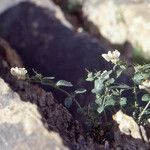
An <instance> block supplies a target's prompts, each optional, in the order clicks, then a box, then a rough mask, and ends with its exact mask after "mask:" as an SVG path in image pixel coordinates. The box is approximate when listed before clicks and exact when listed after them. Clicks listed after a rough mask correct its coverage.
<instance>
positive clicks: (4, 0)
mask: <svg viewBox="0 0 150 150" xmlns="http://www.w3.org/2000/svg"><path fill="white" fill-rule="evenodd" d="M21 2H32V3H34V4H35V5H37V6H40V7H42V8H47V9H49V10H51V12H52V13H53V15H55V17H56V18H58V19H59V20H60V21H61V23H62V24H63V25H65V26H66V27H68V28H70V29H71V28H72V25H71V24H70V23H69V22H68V21H67V20H66V19H65V17H64V15H63V13H62V11H61V10H60V8H59V7H58V6H56V5H54V3H53V2H52V1H51V0H1V1H0V14H1V13H3V12H4V11H5V10H7V9H9V8H11V7H13V6H15V5H17V4H19V3H21Z"/></svg>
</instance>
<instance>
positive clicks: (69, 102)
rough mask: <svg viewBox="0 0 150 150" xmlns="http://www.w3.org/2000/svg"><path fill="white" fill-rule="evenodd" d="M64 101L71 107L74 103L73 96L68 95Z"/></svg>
mask: <svg viewBox="0 0 150 150" xmlns="http://www.w3.org/2000/svg"><path fill="white" fill-rule="evenodd" d="M64 103H65V106H66V107H67V108H70V107H71V105H72V103H73V100H72V97H67V98H66V99H65V101H64Z"/></svg>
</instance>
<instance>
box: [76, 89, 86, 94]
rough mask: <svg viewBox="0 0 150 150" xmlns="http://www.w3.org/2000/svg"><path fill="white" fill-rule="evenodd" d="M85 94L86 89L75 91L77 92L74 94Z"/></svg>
mask: <svg viewBox="0 0 150 150" xmlns="http://www.w3.org/2000/svg"><path fill="white" fill-rule="evenodd" d="M85 92H86V89H77V90H75V93H76V94H82V93H85Z"/></svg>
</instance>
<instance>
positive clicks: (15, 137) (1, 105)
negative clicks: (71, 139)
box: [0, 78, 68, 150]
mask: <svg viewBox="0 0 150 150" xmlns="http://www.w3.org/2000/svg"><path fill="white" fill-rule="evenodd" d="M0 87H2V88H0V149H2V150H43V149H44V150H49V149H52V150H58V149H60V150H67V149H68V148H67V147H65V146H64V145H63V143H62V140H61V138H60V137H59V135H58V134H57V133H54V132H48V131H47V129H46V128H45V127H44V126H43V124H42V122H41V116H40V114H39V113H38V111H37V107H36V105H34V104H31V103H29V102H23V101H21V100H20V97H19V95H18V94H17V93H15V92H13V91H12V90H11V89H10V88H9V87H8V85H7V84H6V83H5V82H4V80H2V79H1V78H0Z"/></svg>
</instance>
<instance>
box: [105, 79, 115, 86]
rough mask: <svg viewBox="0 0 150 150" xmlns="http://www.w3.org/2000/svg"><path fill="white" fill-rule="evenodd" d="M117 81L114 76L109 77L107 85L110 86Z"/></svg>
mask: <svg viewBox="0 0 150 150" xmlns="http://www.w3.org/2000/svg"><path fill="white" fill-rule="evenodd" d="M114 82H115V80H114V78H110V79H108V80H107V81H106V85H107V86H108V85H111V84H113V83H114Z"/></svg>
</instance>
